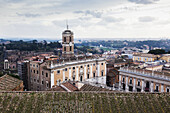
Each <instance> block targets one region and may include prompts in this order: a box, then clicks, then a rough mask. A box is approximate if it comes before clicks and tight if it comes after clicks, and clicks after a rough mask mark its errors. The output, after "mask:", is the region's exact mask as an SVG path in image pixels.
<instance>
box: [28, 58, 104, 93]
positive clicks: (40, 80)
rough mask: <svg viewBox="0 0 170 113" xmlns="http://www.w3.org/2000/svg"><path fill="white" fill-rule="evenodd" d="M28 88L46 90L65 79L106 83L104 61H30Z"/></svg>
mask: <svg viewBox="0 0 170 113" xmlns="http://www.w3.org/2000/svg"><path fill="white" fill-rule="evenodd" d="M29 71H30V75H29V78H28V80H29V82H30V90H33V91H42V90H48V89H49V88H52V87H53V86H55V85H59V84H60V83H63V82H66V81H75V82H76V81H80V82H93V83H99V84H102V85H105V84H106V61H105V60H104V59H94V58H93V59H81V60H77V59H76V60H72V61H64V60H62V62H59V63H58V62H56V60H55V61H54V60H48V61H44V62H41V61H30V70H29Z"/></svg>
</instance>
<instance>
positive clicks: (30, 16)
mask: <svg viewBox="0 0 170 113" xmlns="http://www.w3.org/2000/svg"><path fill="white" fill-rule="evenodd" d="M16 14H17V15H18V16H24V17H28V18H35V17H39V16H41V15H40V14H32V13H25V14H20V13H16Z"/></svg>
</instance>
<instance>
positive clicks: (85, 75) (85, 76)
mask: <svg viewBox="0 0 170 113" xmlns="http://www.w3.org/2000/svg"><path fill="white" fill-rule="evenodd" d="M86 72H87V70H86V65H84V80H86V78H87V74H86Z"/></svg>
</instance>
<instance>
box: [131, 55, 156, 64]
mask: <svg viewBox="0 0 170 113" xmlns="http://www.w3.org/2000/svg"><path fill="white" fill-rule="evenodd" d="M157 57H158V56H157V55H152V54H144V53H142V54H134V55H133V61H134V62H136V61H137V62H153V61H155V60H157Z"/></svg>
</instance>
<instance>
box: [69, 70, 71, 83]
mask: <svg viewBox="0 0 170 113" xmlns="http://www.w3.org/2000/svg"><path fill="white" fill-rule="evenodd" d="M69 79H70V80H71V68H69Z"/></svg>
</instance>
